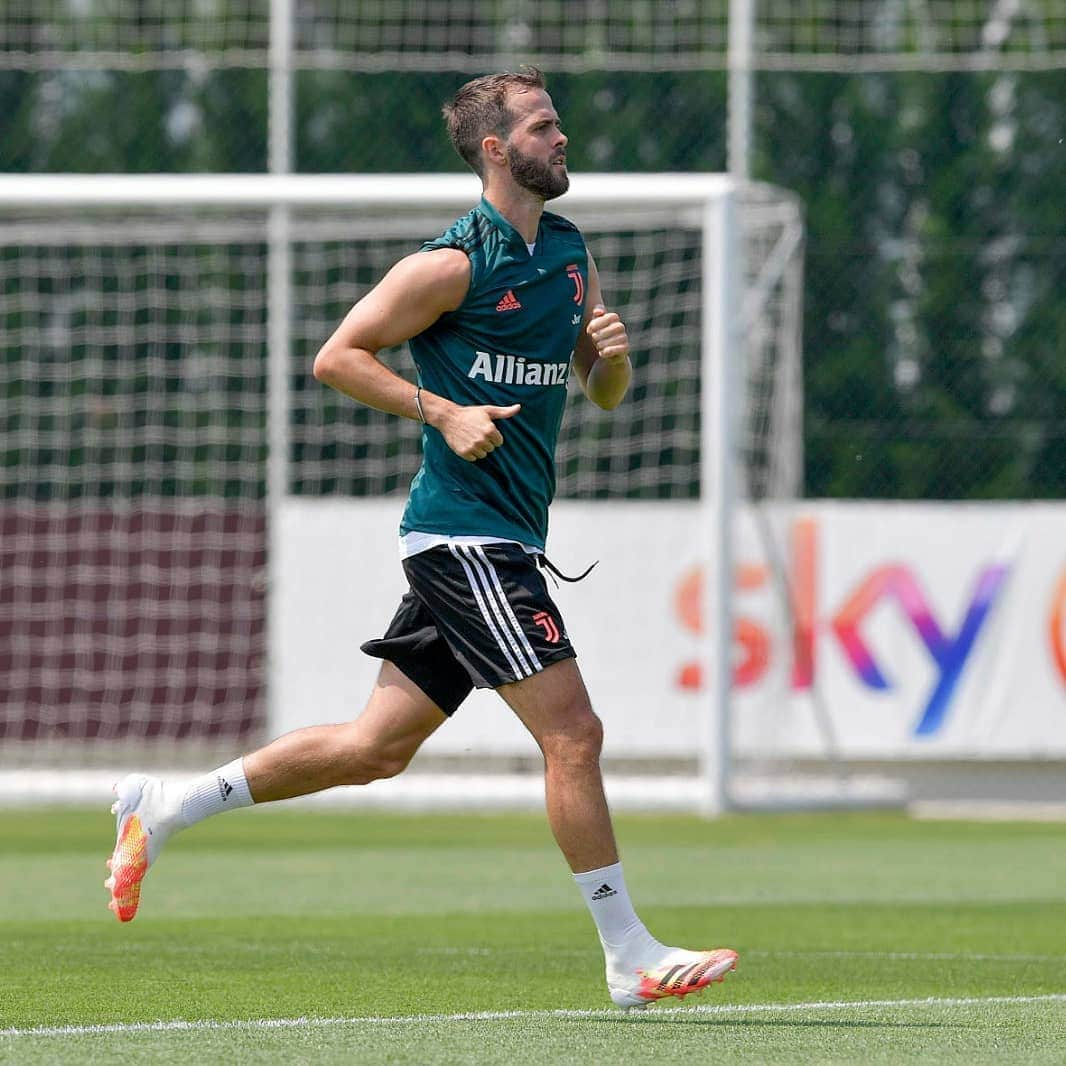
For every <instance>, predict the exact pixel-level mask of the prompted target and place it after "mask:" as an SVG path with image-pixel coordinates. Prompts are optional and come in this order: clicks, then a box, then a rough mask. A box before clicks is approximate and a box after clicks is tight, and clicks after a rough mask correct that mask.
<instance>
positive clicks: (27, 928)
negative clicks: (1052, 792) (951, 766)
mask: <svg viewBox="0 0 1066 1066" xmlns="http://www.w3.org/2000/svg"><path fill="white" fill-rule="evenodd" d="M112 821H113V820H112V819H111V817H110V816H109V815H108V814H107V813H106V809H105V810H103V811H100V812H95V811H30V812H4V813H2V814H0V965H2V968H3V969H2V974H0V1062H3V1063H9V1062H10V1063H18V1064H20V1066H21V1064H23V1063H68V1062H69V1063H86V1062H101V1063H102V1062H110V1061H124V1062H130V1061H144V1062H167V1063H203V1062H214V1061H218V1062H226V1063H242V1062H247V1063H293V1062H299V1063H334V1062H335V1063H364V1062H365V1063H385V1062H388V1063H419V1064H422V1063H479V1064H481V1063H508V1064H514V1063H556V1062H558V1063H597V1064H599V1063H604V1064H607V1063H630V1062H655V1063H673V1062H686V1063H693V1062H715V1063H719V1062H723V1063H724V1062H729V1063H760V1064H762V1063H855V1062H861V1063H863V1064H870V1063H897V1062H899V1063H903V1062H927V1063H938V1064H939V1063H966V1064H968V1066H972V1064H974V1063H997V1064H999V1063H1062V1062H1064V1061H1066V920H1064V919H1066V907H1064V902H1066V900H1064V897H1066V827H1064V826H1062V825H1058V824H1036V823H1033V824H1020V823H1016V824H986V825H982V824H976V823H963V822H918V821H911V820H908V819H906V818H905V817H903V816H897V815H885V814H876V815H874V814H862V815H859V814H850V815H839V814H837V815H791V816H758V817H756V816H747V817H741V816H737V817H729V818H724V819H721V820H719V821H715V822H701V821H699V820H696V819H693V818H682V817H664V816H655V817H651V816H647V817H635V816H630V817H622V818H619V819H618V831H619V838H620V843H621V846H622V850H623V855H624V858H625V861H626V871H627V877H628V881H629V885H630V890H631V894H632V895H633V897H634V900H635V901H636V904H637V908H638V910H639V911H640V913H641V915H642V916H643V917H644V919H645V921H646V922H647V923H648V925H649V926H650V928H651V929H652V931H653V932H654V933H655V934H656V935H657V936H658V937H659V938H660V939H663V940H665V941H668V942H672V943H676V944H680V945H684V946H688V947H701V946H706V947H713V946H729V947H734V948H736V949H737V950H738V951H739V952H740V954H741V959H740V966H739V969H738V971H737V972H736V973H735V974H732V975H730V976H729V977H728V978H727V980H726V983H725V984H724V985H716V986H714V988H713V989H712V990H710V991H708V992H707V993H705V994H704V995H702V996H698V997H690V998H688V999H686V1000H685V1001H684V1002H683V1004H680V1005H656V1006H653V1007H652V1008H651V1009H649V1010H647V1011H645V1012H641V1013H634V1014H632V1015H629V1016H626V1015H623V1014H622V1013H621V1012H619V1011H617V1010H615V1009H614V1008H612V1007H611V1005H610V1002H609V1000H608V998H607V995H606V990H605V986H604V983H603V977H602V961H601V955H600V951H599V947H598V944H597V942H596V939H595V934H594V931H593V928H592V925H591V922H590V920H589V918H588V916H587V914H586V913H585V910H584V907H583V905H582V903H581V901H580V898H579V896H578V893H577V890H576V888H575V887H574V885H573V883H572V881H571V880H570V877H569V874H568V872H567V870H566V869H565V867H564V865H563V862H562V860H561V858H560V857H559V856H558V854H557V852H556V850H555V848H554V845H553V843H552V841H551V839H550V836H549V834H548V831H547V829H546V827H545V824H544V820H543V818H542V817H540V816H536V815H528V816H527V815H521V816H516V815H483V816H478V815H471V816H466V815H463V816H460V815H454V816H414V815H411V816H400V815H380V814H367V813H358V814H349V813H324V812H320V811H308V810H306V809H299V808H292V807H290V808H288V809H283V808H280V807H275V808H273V809H270V808H262V809H253V810H250V811H241V812H236V813H234V814H231V815H228V816H226V817H222V818H216V819H214V820H212V821H210V822H207V823H205V824H203V825H201V826H198V827H197V828H196V829H194V830H192V831H190V832H188V833H186V834H183V835H181V836H179V837H177V838H175V840H174V841H173V842H172V843H171V844H170V845H169V847H168V849H167V850H166V851H165V852H164V854H163V856H162V859H161V860H160V862H159V864H158V865H157V866H156V868H154V869H153V870H152V871H151V873H150V874H149V876H148V879H147V881H146V882H145V891H144V897H143V899H142V903H141V912H140V914H139V916H138V917H137V919H136V921H134V922H133V923H131V924H130V925H126V926H122V925H120V924H119V923H117V922H116V921H115V920H114V919H113V917H112V916H111V914H110V913H109V912H108V911H107V909H106V899H107V893H106V891H105V890H104V888H103V887H102V881H103V879H104V877H105V876H106V870H105V868H104V859H105V858H106V857H107V855H108V854H109V852H110V849H111V845H112Z"/></svg>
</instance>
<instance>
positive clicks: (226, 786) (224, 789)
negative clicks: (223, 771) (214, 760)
mask: <svg viewBox="0 0 1066 1066" xmlns="http://www.w3.org/2000/svg"><path fill="white" fill-rule="evenodd" d="M218 791H219V792H220V793H221V795H222V802H223V803H225V802H226V800H228V799H229V794H230V793H231V792H232V791H233V786H232V785H231V784H230V783H229V782H228V781H227V780H226V779H225V778H224V777H220V778H219V779H218Z"/></svg>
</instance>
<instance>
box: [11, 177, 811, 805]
mask: <svg viewBox="0 0 1066 1066" xmlns="http://www.w3.org/2000/svg"><path fill="white" fill-rule="evenodd" d="M479 193H480V190H479V186H478V183H477V181H476V179H475V178H474V177H473V176H472V175H461V174H455V175H440V174H436V175H403V174H400V175H373V176H371V175H363V176H341V175H329V176H325V175H323V176H305V175H286V174H274V175H210V176H208V175H202V176H164V175H145V176H115V175H96V176H46V175H32V176H25V177H16V176H0V300H2V306H0V327H2V330H3V333H2V335H3V338H4V339H3V348H4V351H3V353H2V358H0V390H2V394H3V395H4V397H5V407H6V411H5V415H4V417H5V419H6V430H7V432H6V444H5V447H4V452H3V456H2V458H3V464H2V465H0V530H2V531H3V534H4V537H3V544H4V547H3V548H2V549H0V575H2V580H0V635H2V637H3V641H4V646H5V647H6V649H7V650H6V651H5V652H4V653H2V654H0V674H2V675H3V676H2V677H0V689H2V690H3V691H4V692H5V696H4V703H3V712H2V717H0V756H2V761H3V766H4V770H5V773H4V774H2V775H0V778H2V783H0V793H3V798H12V795H13V794H14V793H20V794H22V795H23V798H25V794H26V793H27V791H28V793H29V794H30V797H31V798H38V799H44V798H68V799H69V798H79V799H88V798H90V797H92V798H95V797H96V796H97V795H98V794H99V791H100V789H101V787H107V786H109V784H110V779H111V778H110V775H111V773H112V772H113V771H114V770H116V769H119V768H121V767H123V766H127V765H131V764H135V765H148V766H157V767H166V768H168V769H170V768H177V769H179V770H181V769H183V768H184V769H191V768H193V767H194V766H199V765H202V763H203V762H204V761H205V760H208V759H212V758H223V757H232V754H234V752H235V751H239V750H245V749H246V748H248V747H250V746H252V745H253V744H256V743H259V742H261V741H262V740H263V739H265V738H266V737H268V736H270V735H273V734H275V733H277V732H280V731H281V730H283V729H286V728H291V727H293V726H295V725H300V724H310V723H311V722H315V721H329V720H336V719H338V718H341V717H345V716H350V715H351V714H352V713H354V711H356V710H357V709H358V706H359V705H360V703H361V701H362V699H363V698H364V696H365V682H366V679H367V677H368V676H369V675H368V674H367V671H368V670H371V671H372V670H373V667H374V664H372V663H371V662H370V661H369V660H368V661H367V662H366V663H360V662H359V660H360V659H362V658H364V657H361V656H359V654H358V652H357V650H356V647H357V644H358V642H359V640H362V639H366V638H367V637H369V636H371V635H373V633H374V631H375V629H376V627H379V626H381V625H382V624H383V623H384V622H385V621H387V614H388V613H389V612H391V609H392V607H393V606H394V602H395V599H394V596H395V592H396V586H395V582H396V581H398V580H401V575H400V569H399V566H398V564H397V563H396V562H395V548H394V545H393V540H394V535H395V524H396V522H395V520H396V517H397V516H398V508H399V506H400V504H401V503H402V497H403V493H404V491H405V489H406V484H407V481H408V480H409V478H410V476H411V474H412V473H413V471H414V469H416V468H417V462H418V444H417V429H416V427H413V425H411V426H409V425H407V424H406V423H404V422H403V420H399V419H390V418H388V417H387V416H382V415H378V413H376V412H372V411H366V410H353V407H354V405H351V404H347V403H345V402H344V401H343V398H339V397H333V396H331V395H325V394H324V393H325V390H322V389H321V387H320V386H317V385H315V384H314V383H313V382H310V381H309V368H310V357H311V356H313V354H314V351H315V350H316V349H317V346H318V345H319V344H320V343H321V341H322V340H323V339H324V338H325V337H326V336H327V335H328V333H329V332H330V331H331V330H332V328H333V327H334V326H335V324H336V322H337V321H339V319H340V317H341V316H342V315H343V313H344V311H345V310H346V309H347V307H348V306H350V305H351V303H353V302H354V301H355V300H356V299H358V297H359V296H360V295H361V294H362V293H363V292H365V291H366V289H367V288H368V287H369V286H370V285H371V284H373V283H374V281H376V280H377V279H378V278H379V277H380V276H381V274H382V273H383V272H384V270H385V269H386V268H387V267H388V266H389V265H390V264H391V263H392V262H393V261H395V260H396V259H398V258H399V257H400V256H401V255H403V254H406V253H407V252H409V251H412V250H415V249H416V248H417V247H418V246H419V244H420V243H421V241H422V240H425V239H429V238H431V237H433V236H435V235H436V234H438V233H440V232H441V231H442V230H443V229H444V228H446V227H447V225H448V224H449V223H450V222H451V220H452V219H453V218H454V217H456V216H457V215H458V214H461V213H463V212H465V211H466V210H468V209H469V208H470V207H471V206H472V205H473V204H474V203H475V202H476V200H477V198H478V196H479ZM550 207H551V209H553V210H557V211H558V212H559V213H561V214H564V215H566V216H567V217H569V218H571V219H573V220H574V221H575V222H576V223H577V224H578V225H579V226H580V227H581V228H582V230H583V231H584V233H585V236H586V238H587V240H588V243H589V246H590V248H591V250H592V251H593V254H594V255H595V256H596V260H597V264H598V267H599V270H600V275H601V278H602V279H603V284H604V290H605V293H606V294H607V296H608V300H609V302H610V303H611V305H612V306H614V307H616V308H617V309H618V310H619V311H620V312H621V313H622V315H623V317H624V318H625V319H626V320H627V323H628V325H629V328H630V332H631V336H632V337H633V342H634V349H635V351H636V353H637V356H636V361H637V374H636V376H635V381H634V387H633V390H632V395H631V397H630V398H629V399H628V400H627V403H626V406H625V407H624V408H623V409H622V410H620V411H617V412H614V413H613V414H611V415H604V414H603V413H602V412H597V411H595V410H593V409H591V405H588V404H583V403H581V402H580V401H574V402H572V403H571V405H570V411H569V414H568V417H567V420H566V422H565V423H564V428H563V432H562V435H561V438H560V447H559V452H558V474H559V489H558V495H557V503H556V504H555V508H554V510H553V514H554V515H556V516H557V517H555V518H553V532H552V535H551V539H550V541H549V550H550V551H551V552H553V553H554V554H555V555H558V556H559V557H560V559H561V560H566V561H569V560H571V559H574V560H575V561H576V559H577V558H578V553H579V552H580V551H584V550H585V548H584V547H583V545H585V544H586V543H587V540H586V538H587V537H589V536H598V535H599V533H598V532H597V531H607V530H609V531H611V533H610V535H611V536H612V537H613V538H614V539H615V541H616V543H617V545H618V549H617V553H616V554H617V558H616V559H614V560H612V561H607V560H606V559H605V561H606V562H607V565H606V566H604V567H603V568H602V569H603V570H608V571H611V572H610V573H609V575H608V577H607V578H605V579H602V580H601V584H600V585H598V586H593V582H591V581H590V582H589V583H588V586H587V587H583V588H582V589H581V590H580V593H575V594H573V595H572V596H571V595H570V594H569V593H567V596H568V598H567V599H566V601H565V602H562V601H561V602H562V609H563V611H564V613H565V614H566V616H567V618H568V621H570V624H571V630H572V631H578V632H577V633H576V638H575V639H576V643H577V646H578V650H579V654H581V656H582V659H581V661H582V666H583V670H584V672H585V674H586V677H587V679H588V680H589V682H590V688H591V689H592V694H593V699H594V703H595V704H597V706H599V705H600V704H601V697H600V695H599V693H601V692H602V693H603V697H602V702H606V703H607V704H609V706H610V716H609V721H608V746H607V749H606V752H605V759H606V765H607V769H608V782H609V785H608V787H609V791H610V793H611V798H612V801H613V802H614V803H615V804H616V805H619V806H636V807H648V806H664V805H665V806H669V807H675V808H681V809H697V810H701V811H703V812H705V813H715V812H718V811H721V810H724V809H727V808H728V807H729V806H731V805H732V804H733V803H735V802H737V795H736V790H735V789H734V784H735V781H736V779H737V766H738V760H737V741H736V738H735V737H734V736H733V735H732V734H733V725H734V722H733V717H732V714H731V712H730V706H731V688H732V686H731V679H732V674H733V669H734V664H733V660H734V649H733V611H732V603H733V589H734V561H735V560H734V547H733V546H734V540H735V538H736V537H737V536H740V535H746V534H744V533H743V532H742V531H740V527H739V526H738V515H739V513H740V510H741V501H744V500H747V501H750V502H753V503H755V504H760V505H761V504H762V503H763V502H764V501H771V500H776V501H781V500H788V499H792V498H795V497H796V495H797V494H798V492H799V489H800V477H801V469H802V436H801V387H800V334H801V322H800V307H801V282H802V247H803V240H802V238H803V225H802V217H801V214H800V210H799V207H798V204H797V203H796V201H795V199H794V198H793V197H792V196H791V195H790V194H788V193H787V192H785V191H783V190H781V189H777V188H774V187H771V186H766V185H756V184H750V183H746V182H740V181H737V180H735V179H734V178H732V177H729V176H726V175H720V174H629V175H622V174H583V175H582V174H579V175H575V176H574V178H573V184H572V188H571V191H570V192H569V193H568V194H567V195H566V196H565V197H563V198H561V199H560V200H559V201H558V202H557V203H553V204H552V205H550ZM388 361H389V362H390V363H391V365H393V366H394V367H396V368H397V369H398V370H399V371H400V372H401V373H407V374H408V376H411V374H412V373H413V370H412V367H411V364H410V360H409V355H408V354H407V353H406V351H405V350H404V351H398V352H395V353H391V357H390V358H389V360H388ZM605 552H606V549H604V550H603V552H601V554H604V553H605ZM581 557H582V558H583V556H581ZM675 562H676V563H677V566H678V567H680V569H679V570H678V571H677V573H676V574H675V573H673V572H672V571H670V566H671V565H672V564H673V563H675ZM689 563H691V566H688V564H689ZM612 566H613V570H611V567H612ZM685 566H688V569H687V570H685V569H684V567H685ZM664 568H665V569H664ZM682 570H684V573H682ZM664 574H665V575H666V577H663V575H664ZM685 575H688V577H689V578H691V580H688V584H687V585H686V586H685V587H686V589H687V590H688V592H687V593H686V594H689V593H692V589H693V587H697V591H702V596H700V595H696V596H695V599H694V600H691V597H690V600H691V602H690V600H686V601H685V602H686V603H687V604H688V606H687V607H686V606H682V607H679V608H678V613H679V615H680V616H681V618H682V621H681V623H679V622H678V620H677V618H676V617H666V615H668V614H669V613H670V611H671V610H672V608H671V607H669V604H670V603H671V602H672V598H673V597H674V595H675V590H673V589H672V588H669V587H667V588H664V587H661V586H663V584H664V582H666V583H669V582H670V581H674V580H675V578H676V580H677V581H678V582H680V581H681V579H682V577H685ZM693 581H695V582H696V583H697V585H696V586H693V585H692V582H693ZM701 582H702V585H700V583H701ZM627 585H628V588H627V589H626V598H625V599H624V600H618V599H617V597H618V595H620V594H621V591H622V589H623V588H625V587H626V586H627ZM677 596H678V597H680V596H681V593H677ZM616 601H617V606H616ZM678 602H679V603H680V602H681V601H680V599H678ZM693 603H695V604H696V606H695V607H693V606H692V604H693ZM700 603H702V618H697V619H696V620H695V621H693V615H692V611H693V610H694V611H695V612H696V614H699V613H700V610H701V609H700V606H699V605H700ZM604 604H606V606H603V605H604ZM664 605H666V606H664ZM599 610H604V611H607V612H611V613H609V614H607V616H606V617H607V625H606V626H605V625H604V618H603V617H601V616H599V615H598V614H597V612H598V611H599ZM623 610H624V611H628V612H631V617H629V618H621V617H614V615H615V614H616V613H617V612H618V611H623ZM686 612H688V613H687V614H686ZM786 613H787V612H786ZM778 621H779V624H780V625H781V626H783V627H784V629H785V630H787V627H788V625H789V622H788V619H787V618H785V617H781V618H779V619H778ZM679 627H680V628H679ZM686 627H687V628H686ZM608 629H609V630H613V632H612V633H610V634H606V633H605V630H608ZM638 630H639V631H640V633H641V638H640V641H637V640H636V639H635V638H632V637H627V631H632V632H636V631H638ZM679 632H681V633H683V638H684V640H687V641H688V642H689V644H690V647H688V649H687V650H686V652H685V654H690V653H691V654H693V655H694V656H695V658H694V659H693V661H692V663H691V664H690V665H691V666H692V667H693V671H692V672H691V673H690V674H686V675H684V676H685V677H687V678H688V679H689V680H688V681H683V682H680V683H675V678H674V676H673V673H672V671H673V672H676V671H675V667H677V666H678V663H677V661H675V660H676V659H677V657H678V655H679V654H680V652H679V651H678V650H677V646H678V645H679V642H680V640H681V639H682V638H680V637H679V636H678V633H679ZM607 636H612V637H613V639H612V640H608V639H607ZM782 639H787V633H786V635H785V636H784V637H783V638H782ZM612 652H613V656H614V658H613V660H612ZM619 655H621V656H622V657H623V658H624V659H625V660H626V661H625V662H624V663H623V662H620V661H619V658H618V657H619ZM642 657H643V658H645V659H646V661H645V662H644V663H643V665H644V666H645V667H646V668H647V669H646V670H645V671H644V674H643V675H640V677H639V678H638V675H637V674H636V673H632V671H634V670H635V669H636V668H637V667H639V666H641V665H642V664H641V663H640V662H639V661H637V660H640V659H641V658H642ZM645 675H650V676H645ZM697 675H698V677H699V678H700V681H699V683H698V684H697V683H696V682H694V681H692V678H695V677H697ZM690 682H691V683H690ZM686 685H687V686H688V687H687V689H686ZM473 702H475V703H476V702H477V701H476V700H475V701H473ZM464 713H465V710H464ZM502 722H503V717H502V716H501V715H499V714H497V715H495V716H493V715H491V713H490V712H487V711H481V710H475V711H474V712H473V713H472V714H471V716H470V720H469V724H467V725H463V724H461V723H460V721H459V718H458V716H457V720H456V722H455V723H451V724H450V725H449V727H448V729H447V730H442V731H441V734H442V735H443V734H445V733H447V734H449V737H450V739H446V740H442V741H441V742H440V744H439V745H438V746H437V747H436V748H433V749H432V750H428V751H427V754H426V757H425V759H423V760H422V766H423V770H422V772H419V767H418V765H417V764H416V766H415V767H413V768H412V770H411V771H409V772H408V774H406V775H402V777H401V778H398V779H396V781H394V782H383V783H380V786H375V787H374V789H370V790H366V798H365V801H366V802H380V803H387V804H390V805H403V804H405V803H415V804H417V803H420V802H423V801H425V802H429V801H430V800H432V801H435V802H438V803H439V802H442V801H443V802H449V800H450V801H451V802H453V803H454V804H457V805H471V804H473V805H478V804H488V805H491V804H493V803H496V804H499V803H514V802H525V801H526V800H531V798H532V797H535V796H537V795H539V788H540V786H539V780H538V776H537V775H536V774H535V773H533V774H531V773H530V772H529V770H530V766H531V765H532V764H533V763H534V762H535V760H534V759H532V752H531V751H529V750H528V747H527V746H524V745H525V744H526V742H525V741H524V740H523V739H522V738H519V737H516V734H515V733H514V732H513V731H511V729H510V727H509V726H505V725H503V724H501V723H502ZM453 726H454V727H455V728H454V729H453ZM612 736H614V737H616V738H617V739H616V740H615V741H614V742H613V746H612V741H611V737H612ZM434 740H436V738H434ZM747 746H748V749H749V750H748V752H747V754H748V755H750V754H755V755H756V756H758V754H759V753H758V752H757V751H755V752H752V751H751V746H750V744H748V745H747ZM427 747H428V746H427ZM486 767H487V768H488V769H489V770H490V771H491V772H489V773H483V774H481V776H478V777H475V776H473V775H475V774H478V773H480V772H481V771H483V770H484V769H485V768H486ZM514 770H517V771H518V772H517V773H514V772H506V771H514ZM664 775H666V777H667V779H668V783H669V787H667V788H663V787H662V781H663V777H664ZM105 782H106V784H105ZM5 786H6V787H5ZM449 790H451V791H449Z"/></svg>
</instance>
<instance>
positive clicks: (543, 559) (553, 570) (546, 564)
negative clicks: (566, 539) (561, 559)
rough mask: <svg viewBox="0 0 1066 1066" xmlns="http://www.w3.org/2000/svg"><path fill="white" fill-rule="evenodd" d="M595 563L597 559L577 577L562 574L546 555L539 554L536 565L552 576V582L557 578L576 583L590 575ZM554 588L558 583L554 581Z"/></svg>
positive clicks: (597, 561)
mask: <svg viewBox="0 0 1066 1066" xmlns="http://www.w3.org/2000/svg"><path fill="white" fill-rule="evenodd" d="M597 563H599V559H597V560H596V562H594V563H593V564H592V566H590V567H588V568H587V569H586V570H584V571H583V572H582V573H580V574H578V575H577V577H567V576H566V574H564V573H563V572H562V571H561V570H560V569H559V568H558V567H557V566H556V565H555V564H554V563H553V562H552V561H551V560H550V559H549V558H548V557H547V556H546V555H544V554H543V553H541V554H540V555H538V556H537V565H538V566H541V567H543V568H544V569H545V570H547V571H548V572H549V573H550V574H552V575H553V576H552V580H553V581H555V578H557V577H558V578H561V579H562V580H563V581H569V582H571V583H574V582H576V581H583V580H584V579H585V578H586V577H588V576H589V574H591V573H592V570H593V567H595V566H596V565H597ZM555 586H556V588H558V586H559V582H558V581H555Z"/></svg>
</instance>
